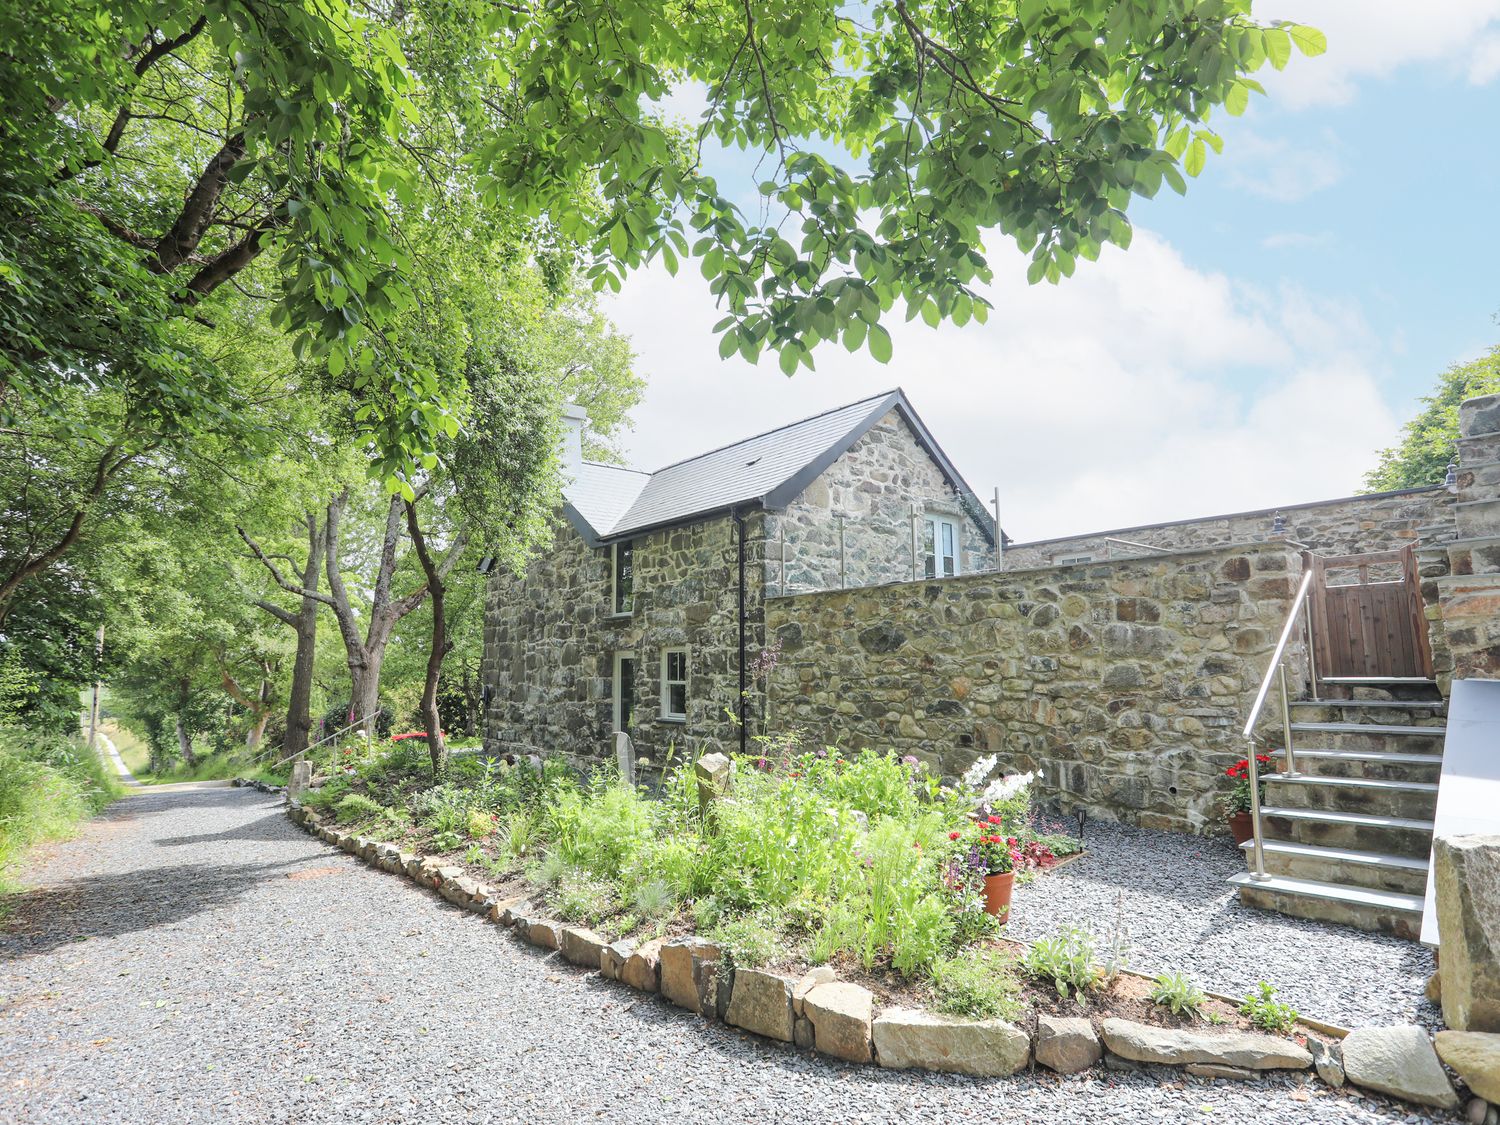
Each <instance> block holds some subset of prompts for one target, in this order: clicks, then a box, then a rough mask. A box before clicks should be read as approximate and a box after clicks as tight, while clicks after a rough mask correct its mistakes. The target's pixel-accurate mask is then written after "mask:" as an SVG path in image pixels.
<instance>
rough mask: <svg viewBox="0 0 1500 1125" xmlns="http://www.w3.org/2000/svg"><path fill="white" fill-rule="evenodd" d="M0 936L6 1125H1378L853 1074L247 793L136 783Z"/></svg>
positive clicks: (1036, 1083)
mask: <svg viewBox="0 0 1500 1125" xmlns="http://www.w3.org/2000/svg"><path fill="white" fill-rule="evenodd" d="M29 874H30V880H31V882H32V884H33V885H35V886H36V887H37V888H38V889H36V890H35V891H33V892H29V893H27V894H25V895H23V896H22V897H21V899H20V900H19V902H18V903H17V904H16V909H15V913H14V915H13V916H12V918H11V919H10V921H9V923H8V924H7V927H6V932H5V933H4V934H3V936H0V1121H16V1120H19V1121H27V1122H31V1121H36V1122H89V1123H96V1122H112V1121H131V1122H142V1123H147V1122H149V1123H153V1125H154V1123H158V1122H224V1121H270V1122H283V1121H285V1122H291V1121H296V1122H315V1121H350V1122H366V1121H369V1122H375V1121H408V1120H409V1121H421V1122H424V1123H426V1122H445V1121H453V1122H460V1121H462V1122H468V1121H518V1122H526V1123H527V1125H535V1123H538V1122H564V1121H566V1122H573V1121H578V1120H598V1121H607V1122H617V1121H618V1122H669V1121H693V1122H695V1123H701V1122H712V1123H713V1125H722V1123H727V1122H741V1121H743V1122H773V1121H774V1122H800V1121H833V1122H844V1121H859V1122H889V1121H943V1122H949V1121H954V1120H958V1121H986V1122H995V1121H1004V1122H1054V1121H1055V1122H1085V1123H1087V1122H1101V1123H1102V1122H1127V1123H1128V1122H1137V1121H1149V1122H1155V1121H1168V1122H1170V1121H1196V1122H1203V1121H1210V1122H1225V1121H1228V1122H1264V1123H1275V1122H1303V1121H1309V1122H1333V1121H1339V1122H1376V1121H1381V1122H1391V1121H1408V1120H1410V1121H1420V1120H1430V1118H1424V1117H1419V1116H1416V1115H1410V1116H1409V1115H1408V1114H1407V1113H1406V1112H1405V1111H1404V1110H1402V1109H1398V1108H1395V1107H1392V1106H1390V1105H1389V1104H1387V1103H1384V1102H1380V1101H1377V1100H1373V1099H1366V1098H1362V1097H1358V1096H1356V1095H1352V1094H1348V1093H1335V1092H1331V1091H1327V1090H1326V1089H1324V1088H1322V1087H1320V1086H1318V1085H1316V1084H1313V1085H1309V1086H1307V1087H1305V1088H1303V1087H1300V1086H1298V1085H1296V1084H1295V1083H1293V1082H1292V1081H1291V1080H1282V1079H1271V1080H1268V1081H1264V1082H1258V1083H1252V1084H1248V1085H1238V1084H1225V1083H1213V1082H1208V1081H1204V1080H1200V1079H1195V1078H1184V1077H1183V1076H1181V1075H1178V1074H1174V1073H1170V1072H1165V1071H1156V1072H1149V1071H1148V1072H1140V1073H1131V1074H1115V1073H1110V1072H1101V1073H1100V1074H1098V1075H1088V1076H1083V1077H1075V1078H1070V1079H1058V1078H1055V1077H1053V1076H1051V1075H1047V1074H1041V1073H1039V1074H1036V1075H1034V1076H1026V1075H1022V1076H1019V1077H1017V1078H1013V1079H1004V1080H996V1081H976V1080H971V1079H962V1078H955V1077H940V1076H936V1075H927V1074H920V1073H916V1072H910V1073H896V1072H890V1071H881V1070H878V1069H874V1068H859V1067H846V1066H842V1065H838V1064H834V1063H830V1062H828V1061H826V1060H821V1059H812V1058H809V1057H808V1056H806V1055H803V1054H800V1053H798V1052H795V1051H793V1050H791V1049H789V1048H785V1047H781V1046H777V1045H772V1044H769V1043H766V1042H763V1041H759V1040H755V1039H753V1038H752V1037H750V1036H747V1035H745V1034H743V1033H740V1032H737V1031H733V1030H730V1029H727V1028H723V1027H720V1026H715V1025H711V1024H706V1023H703V1022H701V1021H700V1020H698V1019H697V1018H695V1017H691V1016H688V1015H686V1014H684V1013H681V1012H679V1011H677V1010H675V1009H672V1008H669V1007H668V1006H666V1005H665V1004H664V1003H663V1002H662V1001H660V1000H659V999H657V998H655V997H643V996H639V995H638V994H636V993H633V992H630V991H628V990H626V989H625V988H623V987H621V986H617V985H614V984H610V983H605V982H603V981H601V980H600V979H599V978H598V976H597V974H587V973H583V972H580V971H578V970H576V969H572V968H570V967H568V966H566V965H564V964H562V963H560V962H559V961H558V960H557V958H556V955H555V954H552V955H543V954H541V953H540V952H538V951H535V950H531V949H528V948H525V947H523V946H521V945H520V944H519V943H517V942H515V941H513V940H512V939H511V938H510V936H509V935H508V934H506V933H505V932H504V931H502V930H501V929H499V928H498V927H496V926H493V925H489V924H487V923H485V922H483V921H481V920H480V919H479V918H478V917H476V916H474V915H472V914H468V913H464V912H461V911H459V910H457V909H454V908H453V907H450V906H448V905H446V904H445V903H443V902H442V901H441V900H439V899H438V898H436V897H435V896H433V895H432V894H429V893H427V892H424V891H421V890H419V889H417V888H415V887H414V886H412V885H411V884H410V883H408V882H406V881H405V880H402V879H398V878H395V877H394V876H390V875H384V874H381V873H379V872H377V871H374V870H371V869H369V868H366V867H365V866H363V865H362V864H360V863H359V862H357V861H356V860H354V859H352V858H350V857H347V856H345V855H343V854H341V853H338V852H335V851H333V850H331V849H329V848H327V847H325V846H324V845H322V844H320V843H318V842H317V841H316V840H314V839H313V838H312V837H310V836H307V835H305V834H303V833H302V832H301V831H299V830H298V829H296V828H294V827H293V826H292V825H291V824H290V823H289V822H288V821H287V820H286V819H285V818H284V817H283V815H282V813H281V810H280V803H279V799H277V798H272V797H266V796H263V795H261V794H258V793H256V792H254V791H253V790H247V789H223V788H193V787H182V788H179V789H177V790H176V791H172V792H161V791H152V790H147V791H144V792H139V793H136V794H133V795H132V796H130V797H127V798H126V799H124V800H122V801H119V802H117V803H116V804H115V805H114V806H112V807H111V808H110V809H109V810H108V811H107V812H106V813H105V814H104V815H103V816H102V817H101V818H100V819H98V820H97V821H95V822H93V823H92V824H90V825H89V826H88V828H87V829H86V831H85V832H84V833H83V835H82V836H80V837H79V838H78V839H77V840H74V841H72V842H70V843H68V844H64V845H60V846H57V847H54V848H51V849H48V850H47V851H46V852H45V853H43V854H41V855H40V856H39V857H38V858H37V861H36V862H35V864H34V865H33V868H32V870H31V871H30V873H29Z"/></svg>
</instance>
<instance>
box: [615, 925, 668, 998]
mask: <svg viewBox="0 0 1500 1125" xmlns="http://www.w3.org/2000/svg"><path fill="white" fill-rule="evenodd" d="M663 944H664V942H663V941H662V939H661V938H653V939H652V940H651V941H648V942H646V944H645V945H643V946H641V947H640V948H639V949H637V950H635V951H634V952H633V953H631V955H630V956H629V957H627V958H625V964H623V965H621V966H620V975H619V978H618V979H619V981H620V983H621V984H626V985H629V986H630V987H631V988H633V989H635V990H636V991H637V992H659V991H661V978H660V972H661V947H662V945H663Z"/></svg>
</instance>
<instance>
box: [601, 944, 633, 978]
mask: <svg viewBox="0 0 1500 1125" xmlns="http://www.w3.org/2000/svg"><path fill="white" fill-rule="evenodd" d="M634 952H635V942H633V941H617V942H615V943H614V944H613V945H606V946H605V947H604V948H603V949H601V950H600V951H599V975H600V976H601V977H603V978H604V979H605V980H619V979H620V970H621V969H623V968H624V967H625V962H626V961H628V960H630V955H631V954H632V953H634Z"/></svg>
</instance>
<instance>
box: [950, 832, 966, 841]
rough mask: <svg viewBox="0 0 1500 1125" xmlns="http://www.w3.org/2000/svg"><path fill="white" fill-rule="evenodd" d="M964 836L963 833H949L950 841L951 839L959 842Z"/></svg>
mask: <svg viewBox="0 0 1500 1125" xmlns="http://www.w3.org/2000/svg"><path fill="white" fill-rule="evenodd" d="M962 835H963V833H962V832H950V833H948V839H950V840H957V839H958V838H959V837H960V836H962Z"/></svg>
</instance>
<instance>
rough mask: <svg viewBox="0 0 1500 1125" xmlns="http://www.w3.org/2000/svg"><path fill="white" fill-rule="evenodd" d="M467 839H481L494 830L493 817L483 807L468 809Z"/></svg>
mask: <svg viewBox="0 0 1500 1125" xmlns="http://www.w3.org/2000/svg"><path fill="white" fill-rule="evenodd" d="M468 828H469V839H471V840H483V839H485V838H486V837H488V836H490V835H492V834H493V833H494V831H495V818H494V816H493V815H492V814H490V813H488V812H486V811H485V810H484V809H470V810H469V826H468Z"/></svg>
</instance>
